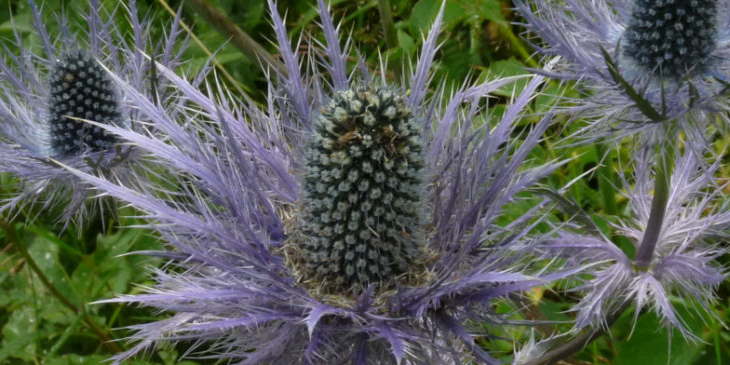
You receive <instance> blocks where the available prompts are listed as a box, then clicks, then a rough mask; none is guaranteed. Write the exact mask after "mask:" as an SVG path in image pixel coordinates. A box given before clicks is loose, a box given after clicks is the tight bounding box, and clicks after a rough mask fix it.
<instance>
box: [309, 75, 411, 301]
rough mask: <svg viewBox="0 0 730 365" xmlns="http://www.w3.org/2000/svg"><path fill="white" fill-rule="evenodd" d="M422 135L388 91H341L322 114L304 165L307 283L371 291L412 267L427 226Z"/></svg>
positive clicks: (373, 88)
mask: <svg viewBox="0 0 730 365" xmlns="http://www.w3.org/2000/svg"><path fill="white" fill-rule="evenodd" d="M421 129H422V127H421V125H420V123H418V121H417V120H416V119H415V118H414V117H413V116H412V115H411V112H410V110H409V109H408V107H407V106H406V101H405V98H404V96H403V95H402V94H400V93H397V92H396V91H393V90H390V89H388V88H383V87H376V86H373V85H365V86H361V87H355V88H352V89H348V90H345V91H340V92H337V93H335V95H334V97H333V98H332V100H331V101H330V102H329V103H328V104H327V105H326V106H325V107H324V108H322V111H321V113H320V115H318V117H317V119H316V120H315V125H314V131H313V136H312V141H311V142H310V143H309V145H308V147H307V154H306V156H307V158H306V162H305V165H306V174H305V179H304V185H303V190H304V196H303V205H304V208H303V211H302V217H301V219H300V221H301V222H302V227H301V228H300V229H301V230H302V233H303V234H304V235H305V236H306V239H305V240H304V242H301V243H300V244H301V249H302V255H301V256H302V259H303V260H304V270H305V272H306V274H305V275H306V276H307V277H312V278H314V279H315V280H317V281H320V282H324V283H331V284H332V286H339V287H345V288H349V287H351V286H360V287H366V286H367V284H368V283H378V282H381V281H384V280H390V279H392V278H394V277H396V276H398V275H400V274H402V273H404V272H405V271H406V270H408V268H409V267H411V268H414V265H413V262H414V260H417V259H419V258H421V256H423V253H422V249H423V247H420V246H422V242H423V229H424V223H425V219H424V217H423V215H424V213H425V211H424V208H423V204H422V202H421V199H422V197H423V187H422V184H423V182H422V179H423V168H424V161H423V156H422V146H421V144H422V138H421V136H420V134H421ZM416 266H417V265H416Z"/></svg>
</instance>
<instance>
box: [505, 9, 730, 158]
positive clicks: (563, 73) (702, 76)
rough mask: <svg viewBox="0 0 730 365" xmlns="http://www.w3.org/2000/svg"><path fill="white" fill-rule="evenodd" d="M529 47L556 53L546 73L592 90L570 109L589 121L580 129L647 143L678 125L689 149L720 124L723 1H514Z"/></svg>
mask: <svg viewBox="0 0 730 365" xmlns="http://www.w3.org/2000/svg"><path fill="white" fill-rule="evenodd" d="M517 7H518V9H519V11H520V13H521V14H522V15H523V16H524V17H525V19H526V20H527V24H525V25H526V26H527V28H528V29H529V30H530V31H533V32H534V33H535V34H536V35H537V36H538V37H539V38H540V39H539V40H538V39H536V40H535V46H536V48H537V49H538V51H539V52H540V53H542V54H544V55H546V56H560V63H559V65H558V66H557V68H556V70H555V72H553V73H551V76H553V77H556V78H559V79H564V80H577V81H578V82H579V84H581V85H582V86H584V87H585V88H586V89H587V90H588V93H590V94H592V95H591V96H589V97H588V98H586V99H581V100H575V101H574V105H573V106H571V107H569V111H571V112H572V113H575V114H574V115H575V116H584V117H587V118H588V119H589V120H590V123H589V125H588V126H586V127H585V128H583V129H582V130H581V131H580V133H579V135H580V136H581V137H583V138H584V139H585V140H592V139H594V138H597V137H607V136H613V137H617V138H619V139H620V138H621V137H625V136H630V135H633V134H635V133H636V132H642V133H640V134H639V136H641V137H642V138H643V140H644V141H648V142H650V143H655V142H658V141H661V140H663V139H664V138H665V137H666V127H667V126H670V127H671V128H674V124H678V125H679V126H680V127H681V128H682V129H683V130H684V131H685V132H686V133H687V134H690V135H692V138H688V140H689V141H691V142H692V143H693V144H695V146H696V147H699V148H704V147H706V145H707V142H706V140H707V138H706V135H707V132H708V128H709V127H711V126H712V125H713V123H716V119H717V120H719V121H722V122H724V123H725V124H727V122H728V119H727V117H726V116H725V113H722V111H724V110H727V109H728V103H727V97H726V96H727V95H726V89H727V88H726V85H727V81H728V80H730V60H728V58H727V57H725V56H724V55H725V54H727V52H728V51H729V50H730V3H728V2H726V1H717V0H687V1H684V0H682V1H680V0H638V1H626V0H607V1H592V0H571V1H567V2H565V3H563V2H558V1H550V0H519V1H517Z"/></svg>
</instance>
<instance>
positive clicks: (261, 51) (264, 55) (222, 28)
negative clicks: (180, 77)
mask: <svg viewBox="0 0 730 365" xmlns="http://www.w3.org/2000/svg"><path fill="white" fill-rule="evenodd" d="M188 3H190V4H191V5H192V6H193V7H194V8H195V9H196V10H198V12H199V13H200V15H201V16H202V17H203V18H205V20H207V21H208V23H210V24H211V25H213V27H215V28H216V29H218V32H219V33H221V34H223V35H224V36H227V37H229V38H230V40H231V44H233V45H234V46H235V47H236V48H238V50H239V51H241V53H243V54H244V55H245V56H246V57H248V58H250V59H253V60H260V61H263V62H264V63H265V64H267V65H269V66H271V67H273V68H274V69H276V70H278V71H279V72H280V73H281V74H284V75H286V73H287V71H286V67H284V64H283V63H281V62H280V61H279V60H278V59H276V58H275V57H274V56H272V55H271V54H270V53H269V52H267V51H266V49H265V48H264V47H262V46H261V45H260V44H258V43H257V42H256V41H255V40H254V39H253V38H251V36H249V35H248V34H246V32H244V31H243V30H242V29H241V28H239V27H238V26H237V25H236V24H235V23H233V22H232V21H231V20H230V19H228V17H227V16H226V15H225V14H223V13H221V12H220V11H218V9H216V8H215V7H214V6H213V5H211V4H210V2H209V1H208V0H188Z"/></svg>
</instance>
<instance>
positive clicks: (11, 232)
mask: <svg viewBox="0 0 730 365" xmlns="http://www.w3.org/2000/svg"><path fill="white" fill-rule="evenodd" d="M0 228H2V230H4V231H5V234H6V235H7V238H8V241H10V243H11V244H12V245H13V246H15V248H16V249H17V250H18V252H19V253H20V255H21V256H22V257H23V259H24V260H25V262H26V263H27V264H28V266H29V267H30V268H31V270H33V272H34V273H35V274H36V276H38V278H39V279H40V280H41V282H42V283H43V285H44V286H45V287H46V288H47V289H48V291H50V292H51V294H53V296H55V297H56V298H58V300H59V301H60V302H61V303H63V305H65V306H66V307H67V308H68V309H70V310H71V312H73V313H75V314H77V315H83V316H84V323H86V325H87V326H88V327H89V329H90V330H91V331H92V332H94V335H96V336H97V338H99V339H100V340H101V342H102V344H103V345H104V346H105V347H107V349H109V350H110V351H112V352H114V353H117V352H122V351H124V350H123V349H122V348H121V347H120V346H119V345H118V344H117V343H116V342H113V340H112V338H111V337H109V335H108V334H107V333H106V332H105V331H104V330H103V329H102V328H101V327H99V326H98V325H97V324H96V323H95V322H94V321H93V320H92V319H91V317H90V316H89V315H88V313H86V309H85V308H84V307H83V306H76V305H75V304H74V303H73V302H71V300H69V299H68V298H67V297H66V296H65V295H63V293H61V291H59V290H58V288H56V286H55V285H53V283H51V281H50V280H48V277H47V276H46V275H45V274H44V273H43V271H42V270H41V268H40V267H38V264H37V263H36V262H35V260H33V257H31V256H30V253H29V252H28V250H27V249H26V248H25V246H23V245H22V244H21V243H20V240H19V239H18V234H17V232H16V231H15V227H13V225H12V224H9V223H7V222H5V221H0Z"/></svg>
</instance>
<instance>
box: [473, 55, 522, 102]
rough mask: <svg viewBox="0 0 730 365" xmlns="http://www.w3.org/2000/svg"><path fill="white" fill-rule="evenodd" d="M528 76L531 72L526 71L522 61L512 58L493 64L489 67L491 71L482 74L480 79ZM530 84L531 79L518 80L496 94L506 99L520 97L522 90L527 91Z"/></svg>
mask: <svg viewBox="0 0 730 365" xmlns="http://www.w3.org/2000/svg"><path fill="white" fill-rule="evenodd" d="M526 74H529V72H527V70H525V66H524V65H523V64H522V63H521V62H520V61H517V60H516V59H514V58H510V59H507V60H502V61H497V62H494V63H492V64H491V65H490V66H489V69H488V70H486V71H484V73H482V77H480V79H483V78H487V79H489V80H495V79H498V78H503V77H507V76H518V75H526ZM528 82H529V79H523V80H518V81H516V82H515V83H513V84H509V85H505V86H503V87H501V88H500V89H498V90H497V91H495V92H494V94H495V95H500V96H505V97H512V96H515V95H519V94H520V93H521V92H522V90H524V89H525V87H526V86H527V83H528Z"/></svg>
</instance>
